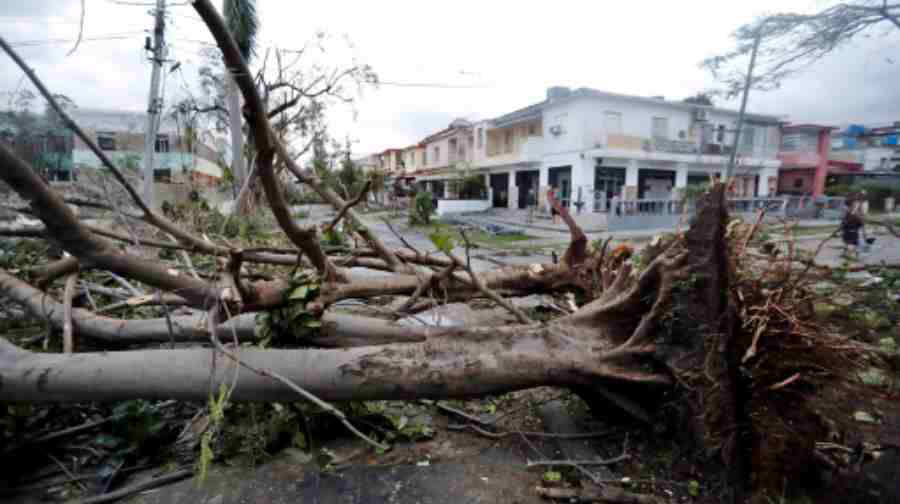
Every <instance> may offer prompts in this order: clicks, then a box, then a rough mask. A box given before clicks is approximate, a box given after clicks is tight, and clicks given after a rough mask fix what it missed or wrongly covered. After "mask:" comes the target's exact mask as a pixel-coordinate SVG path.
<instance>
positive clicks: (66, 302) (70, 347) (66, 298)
mask: <svg viewBox="0 0 900 504" xmlns="http://www.w3.org/2000/svg"><path fill="white" fill-rule="evenodd" d="M77 281H78V273H72V274H71V275H69V276H68V278H66V287H65V289H64V292H63V331H62V334H63V353H66V354H70V353H72V352H73V351H75V339H74V337H73V332H74V328H73V326H74V323H73V322H72V297H73V296H74V295H75V283H76V282H77Z"/></svg>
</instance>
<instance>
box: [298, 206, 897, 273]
mask: <svg viewBox="0 0 900 504" xmlns="http://www.w3.org/2000/svg"><path fill="white" fill-rule="evenodd" d="M303 209H304V210H306V211H308V212H309V217H307V218H306V219H304V220H303V222H304V223H305V224H309V223H310V222H322V221H327V220H330V217H331V216H333V215H334V210H333V209H332V208H331V207H329V206H328V205H304V206H303ZM387 215H388V214H387V213H381V214H374V215H373V214H368V215H367V214H362V215H361V218H362V220H363V221H364V222H365V224H366V225H367V226H368V227H369V228H370V229H371V230H372V231H373V233H375V234H376V235H377V236H379V237H380V238H381V239H382V240H383V241H384V242H385V244H386V245H388V246H389V247H391V248H404V247H405V245H404V243H403V242H402V241H401V240H400V239H399V238H398V237H397V236H396V234H395V233H394V232H393V231H391V229H390V228H389V227H388V226H387V225H386V224H385V223H384V221H383V218H384V217H386V216H387ZM524 215H525V214H524V211H513V210H501V211H498V210H497V209H493V210H492V211H488V212H482V213H477V214H467V215H464V216H461V217H457V219H459V220H462V221H464V222H466V223H467V224H470V225H475V226H486V225H498V224H499V225H501V226H503V227H505V228H507V229H512V230H517V231H521V232H522V233H524V234H527V235H529V236H532V237H533V239H531V240H524V241H519V242H516V243H515V246H514V247H510V248H507V249H491V248H489V247H480V248H479V249H477V250H473V251H470V252H471V256H472V266H473V269H474V270H475V271H489V270H492V269H495V268H497V267H498V266H503V265H528V264H533V263H538V262H548V261H549V260H550V250H551V249H553V250H557V251H558V250H562V249H564V248H565V246H566V245H567V244H568V242H569V231H568V228H567V227H566V226H565V225H563V224H559V225H553V224H552V223H550V221H549V220H546V221H545V220H543V219H537V220H535V222H533V223H528V222H525V220H524ZM602 215H603V214H582V215H581V216H576V222H578V221H579V219H581V220H586V219H594V220H593V221H592V222H594V223H595V224H596V223H597V222H599V221H598V220H597V218H596V217H595V216H602ZM512 217H515V218H517V219H518V218H521V220H519V221H514V220H509V221H507V219H511V218H512ZM884 217H885V218H890V219H900V213H894V214H891V215H889V216H884ZM391 223H392V224H391V225H392V226H393V227H394V229H395V230H396V231H397V232H398V233H401V234H402V235H403V238H404V239H405V240H406V241H407V242H408V243H409V244H410V245H412V246H413V247H415V248H416V249H418V250H420V251H422V252H430V253H433V254H436V255H440V252H439V251H438V250H437V249H436V248H435V246H434V244H433V243H432V242H431V239H430V238H428V236H427V235H426V234H425V233H423V232H422V231H420V230H418V229H415V228H411V227H409V226H408V225H407V223H406V220H405V218H403V219H393V220H392V221H391ZM796 224H797V226H798V227H800V228H816V227H821V228H823V232H822V233H813V234H803V235H798V236H797V237H796V238H795V239H796V242H797V244H798V246H799V247H800V248H801V249H804V250H809V251H814V250H815V249H816V248H817V247H818V245H819V244H820V243H821V241H822V240H824V239H826V238H828V236H829V235H830V233H831V230H832V229H833V228H834V227H835V226H836V225H837V224H838V223H837V222H836V221H833V220H814V219H802V220H799V221H796ZM579 225H581V222H579ZM869 228H870V230H871V232H872V233H873V235H874V236H875V237H876V241H875V243H874V244H873V246H872V247H871V250H870V251H869V252H867V253H862V254H860V255H859V258H858V259H856V258H854V261H853V262H856V263H861V264H868V265H878V264H882V263H887V264H900V239H898V238H896V237H893V236H891V235H889V234H887V233H885V232H884V231H883V230H881V229H878V228H876V227H874V226H869ZM672 231H673V230H672V229H668V228H666V229H639V230H633V231H618V232H615V233H609V232H608V231H606V230H605V229H603V230H598V229H597V228H596V227H594V228H593V229H591V228H587V229H586V230H585V234H586V235H587V237H588V240H590V241H594V240H605V239H606V238H608V237H612V238H613V240H614V241H615V242H622V241H631V242H641V241H647V240H650V239H652V238H653V237H654V236H657V235H659V234H662V233H670V232H672ZM773 239H775V240H785V239H786V238H785V237H784V236H782V235H778V234H775V233H773ZM516 249H519V250H528V251H529V252H528V253H527V254H520V253H515V251H516ZM453 251H454V253H456V254H458V255H460V256H464V255H465V249H464V248H463V247H461V246H457V247H456V248H454V250H453ZM842 254H843V245H842V243H841V241H840V238H833V239H831V240H829V241H828V242H827V243H826V244H825V245H824V246H823V247H822V249H821V250H820V252H819V255H818V256H817V261H818V262H819V263H821V264H825V265H829V266H839V265H842V264H844V263H846V262H847V261H846V259H845V258H843V257H842ZM360 272H365V273H366V274H373V275H376V274H379V273H378V272H372V270H365V269H360Z"/></svg>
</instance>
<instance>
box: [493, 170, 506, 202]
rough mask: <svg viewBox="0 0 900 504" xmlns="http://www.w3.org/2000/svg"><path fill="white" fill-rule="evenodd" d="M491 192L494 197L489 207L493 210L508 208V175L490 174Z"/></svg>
mask: <svg viewBox="0 0 900 504" xmlns="http://www.w3.org/2000/svg"><path fill="white" fill-rule="evenodd" d="M491 192H492V193H493V195H494V196H493V201H492V202H491V206H493V207H494V208H507V207H509V173H492V174H491Z"/></svg>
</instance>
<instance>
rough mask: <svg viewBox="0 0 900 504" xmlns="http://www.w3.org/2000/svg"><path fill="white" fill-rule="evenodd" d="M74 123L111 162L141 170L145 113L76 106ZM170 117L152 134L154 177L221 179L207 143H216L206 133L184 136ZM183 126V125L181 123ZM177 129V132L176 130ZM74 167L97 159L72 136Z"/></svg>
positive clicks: (93, 165) (87, 165) (88, 165)
mask: <svg viewBox="0 0 900 504" xmlns="http://www.w3.org/2000/svg"><path fill="white" fill-rule="evenodd" d="M70 115H71V116H72V119H74V120H75V122H76V123H77V124H78V125H79V126H81V128H82V129H83V130H84V131H85V132H86V133H87V134H88V135H92V136H93V137H94V140H95V141H96V143H97V145H98V146H99V147H100V149H101V150H103V151H104V152H105V153H106V155H107V156H108V157H109V158H110V159H111V160H112V161H113V162H114V163H118V164H120V165H122V166H124V167H130V168H133V169H136V170H142V169H143V166H144V161H143V160H144V138H145V137H144V132H145V131H146V127H147V115H146V114H144V113H140V112H130V111H121V110H102V109H85V108H78V109H74V110H72V111H70ZM178 126H179V125H178V124H177V123H176V121H175V120H174V119H172V118H171V117H168V116H166V117H164V118H163V119H162V120H161V121H160V126H159V134H158V135H157V137H156V143H155V146H154V147H155V154H154V156H153V161H154V174H155V176H156V178H157V180H167V181H168V180H171V181H175V182H187V181H188V180H192V181H194V182H199V183H203V184H213V183H215V182H216V181H218V180H220V179H221V178H222V169H221V168H220V167H219V164H218V163H217V159H218V156H217V155H216V151H214V150H213V149H212V148H211V147H210V145H215V144H217V143H219V142H216V140H215V139H214V138H213V137H212V135H210V134H198V135H195V138H186V136H187V135H183V134H182V133H183V132H184V129H183V128H181V129H180V128H179V127H178ZM182 126H183V125H182ZM180 132H181V133H180ZM72 155H73V162H74V165H75V167H76V168H77V169H85V168H93V169H96V168H100V167H101V163H100V159H99V158H98V157H97V156H96V155H95V154H94V153H93V152H92V151H91V150H90V149H88V147H87V145H85V143H84V142H82V141H81V139H79V138H76V139H75V143H74V149H73V152H72Z"/></svg>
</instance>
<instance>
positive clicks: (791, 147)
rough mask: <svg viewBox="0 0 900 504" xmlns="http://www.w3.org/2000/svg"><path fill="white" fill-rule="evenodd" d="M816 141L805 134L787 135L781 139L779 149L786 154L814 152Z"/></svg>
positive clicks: (811, 136)
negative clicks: (786, 152)
mask: <svg viewBox="0 0 900 504" xmlns="http://www.w3.org/2000/svg"><path fill="white" fill-rule="evenodd" d="M817 143H818V142H817V140H816V138H815V136H813V135H809V134H806V133H789V134H786V135H784V136H783V137H782V138H781V149H782V150H784V151H788V152H815V151H816V144H817Z"/></svg>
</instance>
